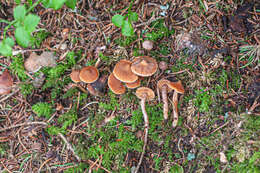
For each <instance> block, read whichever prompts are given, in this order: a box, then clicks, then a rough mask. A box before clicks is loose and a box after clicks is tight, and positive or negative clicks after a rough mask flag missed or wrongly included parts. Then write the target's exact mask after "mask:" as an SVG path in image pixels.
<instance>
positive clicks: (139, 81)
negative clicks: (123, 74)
mask: <svg viewBox="0 0 260 173" xmlns="http://www.w3.org/2000/svg"><path fill="white" fill-rule="evenodd" d="M125 85H126V87H127V88H130V89H134V88H137V87H139V86H140V85H141V80H140V78H138V79H137V81H135V82H133V83H125Z"/></svg>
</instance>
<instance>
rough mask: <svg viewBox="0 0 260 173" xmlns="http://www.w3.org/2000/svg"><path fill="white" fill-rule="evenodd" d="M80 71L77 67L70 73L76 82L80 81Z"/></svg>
mask: <svg viewBox="0 0 260 173" xmlns="http://www.w3.org/2000/svg"><path fill="white" fill-rule="evenodd" d="M79 73H80V70H76V69H74V70H72V71H71V73H70V79H71V80H72V81H73V82H75V83H78V82H80V78H79Z"/></svg>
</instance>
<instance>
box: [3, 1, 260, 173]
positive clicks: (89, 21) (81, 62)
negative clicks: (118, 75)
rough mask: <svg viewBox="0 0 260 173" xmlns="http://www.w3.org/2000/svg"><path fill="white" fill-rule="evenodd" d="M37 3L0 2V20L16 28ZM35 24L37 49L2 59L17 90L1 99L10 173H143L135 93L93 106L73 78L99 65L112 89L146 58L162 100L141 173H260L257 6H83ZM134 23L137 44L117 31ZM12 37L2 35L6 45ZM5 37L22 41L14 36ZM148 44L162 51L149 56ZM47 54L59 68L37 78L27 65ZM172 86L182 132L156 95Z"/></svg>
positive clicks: (156, 105)
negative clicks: (20, 8)
mask: <svg viewBox="0 0 260 173" xmlns="http://www.w3.org/2000/svg"><path fill="white" fill-rule="evenodd" d="M30 2H31V1H21V2H20V1H16V3H15V2H10V1H5V0H1V2H0V19H4V20H7V21H12V20H14V18H13V10H14V8H15V7H16V6H17V5H19V3H21V4H25V6H26V7H27V8H29V7H30V6H31V5H30V4H31V3H30ZM131 2H133V3H132V5H130V4H131ZM31 13H33V14H36V15H38V16H39V17H40V22H39V24H38V26H37V28H36V31H35V32H33V41H32V44H31V46H30V47H28V48H23V47H21V46H19V45H18V44H16V45H14V47H13V56H9V57H4V56H1V55H0V75H1V74H2V73H4V71H5V72H8V73H10V75H11V77H12V79H13V82H14V85H13V87H12V91H11V92H10V93H8V94H4V95H2V96H0V172H1V173H10V172H13V173H14V172H26V173H27V172H64V173H70V172H71V173H72V172H79V173H81V172H134V170H135V168H136V167H137V164H138V162H139V159H140V156H141V153H142V149H143V145H144V120H143V114H142V111H141V106H140V104H139V102H140V100H139V99H138V98H137V97H136V95H135V91H136V89H126V92H125V93H124V94H121V95H116V94H114V93H113V92H112V91H111V90H110V89H109V88H108V86H107V83H106V82H105V83H103V87H104V88H103V90H102V91H101V93H100V95H99V96H94V95H92V94H90V93H89V91H88V90H87V88H86V84H85V83H83V82H80V83H78V84H75V83H74V82H72V81H71V79H70V73H71V72H72V70H74V69H80V68H82V67H84V66H90V65H95V64H97V62H98V70H99V73H100V75H101V76H103V79H106V78H107V77H108V75H109V74H110V73H112V71H113V69H114V66H115V64H116V63H117V62H119V61H120V60H121V59H127V60H133V59H134V57H138V56H143V55H146V56H150V57H153V58H154V59H156V61H157V63H158V64H159V69H158V70H157V72H156V73H155V74H154V75H153V76H150V77H145V78H143V79H142V81H141V86H145V87H149V88H151V89H152V90H153V91H155V95H156V96H155V98H154V99H153V100H151V101H147V102H146V111H147V114H148V117H149V133H148V142H147V146H146V148H145V150H144V152H145V154H144V158H143V160H142V163H141V166H140V169H139V172H149V173H150V172H164V173H167V172H172V173H183V172H185V173H192V172H196V173H215V172H218V173H220V172H229V173H240V172H241V173H244V172H250V173H257V172H260V151H259V148H260V128H259V127H260V106H259V105H260V98H259V97H260V72H259V71H260V70H259V68H260V66H259V61H260V59H259V57H260V3H259V2H257V0H255V1H254V0H248V1H238V0H227V1H218V0H207V1H206V0H198V1H195V0H186V1H183V0H173V1H169V0H165V1H163V0H162V1H155V0H151V1H147V0H136V1H130V0H125V1H118V0H111V1H108V0H100V1H92V0H80V1H78V2H77V4H76V8H75V9H74V10H72V9H70V8H68V7H66V6H65V5H64V6H63V7H62V8H60V9H58V10H53V9H51V8H45V7H44V6H43V5H42V4H38V5H37V6H36V7H35V8H34V9H33V10H32V11H31ZM135 13H136V14H137V15H138V20H136V21H135V19H133V21H131V22H130V25H131V26H132V27H133V28H132V29H134V30H133V31H134V32H132V30H131V27H130V29H129V28H128V29H123V28H122V29H121V28H119V27H116V26H115V25H114V24H113V23H112V17H113V16H114V15H116V14H120V15H122V16H125V17H127V16H128V18H129V16H130V15H129V14H135ZM124 20H126V18H125V19H124ZM6 26H7V24H5V23H0V31H1V35H0V36H1V37H0V41H1V40H2V39H3V31H4V28H5V27H6ZM6 33H7V35H8V36H9V37H12V38H14V35H15V34H14V27H13V26H11V27H9V29H8V30H7V32H6ZM126 34H131V36H125V35H126ZM145 40H150V41H152V43H153V49H152V50H145V49H144V48H143V47H142V43H143V42H144V41H145ZM46 51H47V52H51V53H53V56H51V57H52V58H53V59H54V61H55V63H54V65H52V66H48V67H43V68H41V69H40V70H39V71H37V72H35V73H30V72H28V70H26V69H25V66H24V62H25V61H26V60H27V59H28V57H29V56H30V55H31V54H32V53H33V52H34V53H36V54H37V55H41V54H42V53H43V52H46ZM53 59H52V60H53ZM162 65H164V66H165V68H163V67H162ZM7 70H8V71H7ZM164 78H167V79H173V80H179V81H181V83H182V85H183V87H184V89H185V93H184V94H179V95H178V112H179V120H178V123H177V126H176V127H172V121H173V117H172V114H173V109H172V104H173V103H172V94H173V92H169V93H168V96H167V97H168V101H169V112H168V116H169V120H168V121H164V117H163V102H162V100H159V97H158V94H157V92H156V91H157V82H158V81H159V80H160V79H164ZM105 81H106V80H105ZM0 87H1V85H0ZM0 90H1V88H0Z"/></svg>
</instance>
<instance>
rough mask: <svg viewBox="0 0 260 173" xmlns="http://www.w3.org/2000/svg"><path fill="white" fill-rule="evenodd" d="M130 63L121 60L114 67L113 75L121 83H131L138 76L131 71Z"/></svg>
mask: <svg viewBox="0 0 260 173" xmlns="http://www.w3.org/2000/svg"><path fill="white" fill-rule="evenodd" d="M131 64H132V63H131V61H129V60H125V59H122V60H120V61H119V62H118V63H117V64H116V65H115V67H114V70H113V74H114V76H115V77H116V78H117V79H118V80H120V81H121V82H126V83H133V82H135V81H137V79H138V76H137V75H135V74H134V73H133V72H132V71H131Z"/></svg>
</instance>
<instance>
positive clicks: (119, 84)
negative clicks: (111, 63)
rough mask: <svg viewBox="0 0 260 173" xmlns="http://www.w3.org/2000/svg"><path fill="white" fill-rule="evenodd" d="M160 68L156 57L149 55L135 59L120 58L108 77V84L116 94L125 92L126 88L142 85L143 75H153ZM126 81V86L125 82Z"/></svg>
mask: <svg viewBox="0 0 260 173" xmlns="http://www.w3.org/2000/svg"><path fill="white" fill-rule="evenodd" d="M157 69H158V64H157V62H156V60H155V59H153V58H151V57H149V56H139V57H136V58H135V59H134V60H133V61H129V60H126V59H122V60H120V61H119V62H118V63H117V64H116V65H115V67H114V70H113V73H111V74H110V75H109V77H108V86H109V88H110V90H111V91H112V92H113V93H115V94H124V93H125V91H126V88H125V86H126V87H127V88H130V89H134V88H137V87H139V86H140V84H141V77H148V76H152V75H153V74H154V73H155V72H156V71H157ZM123 83H125V86H124V84H123Z"/></svg>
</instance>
